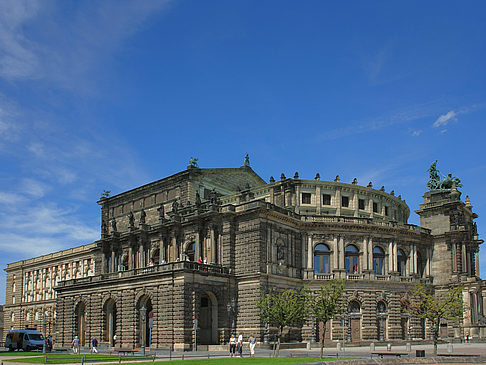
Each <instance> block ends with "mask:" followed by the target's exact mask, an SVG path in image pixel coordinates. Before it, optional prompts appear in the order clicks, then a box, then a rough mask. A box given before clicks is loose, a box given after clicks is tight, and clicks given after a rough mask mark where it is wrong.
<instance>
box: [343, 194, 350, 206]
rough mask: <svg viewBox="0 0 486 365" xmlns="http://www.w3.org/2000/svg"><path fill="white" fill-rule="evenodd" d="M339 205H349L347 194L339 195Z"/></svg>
mask: <svg viewBox="0 0 486 365" xmlns="http://www.w3.org/2000/svg"><path fill="white" fill-rule="evenodd" d="M341 206H342V207H345V208H346V207H349V197H347V196H342V197H341Z"/></svg>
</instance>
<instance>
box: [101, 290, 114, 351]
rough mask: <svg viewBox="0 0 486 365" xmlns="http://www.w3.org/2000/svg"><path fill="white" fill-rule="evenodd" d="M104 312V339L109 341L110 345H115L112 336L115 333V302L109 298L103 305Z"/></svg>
mask: <svg viewBox="0 0 486 365" xmlns="http://www.w3.org/2000/svg"><path fill="white" fill-rule="evenodd" d="M103 314H104V329H103V334H104V340H105V341H106V342H109V343H110V345H111V346H115V343H114V341H113V336H114V335H115V333H116V303H115V301H114V300H113V299H112V298H110V299H108V300H107V301H106V303H105V305H104V306H103Z"/></svg>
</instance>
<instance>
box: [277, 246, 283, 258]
mask: <svg viewBox="0 0 486 365" xmlns="http://www.w3.org/2000/svg"><path fill="white" fill-rule="evenodd" d="M277 260H278V261H284V260H285V247H284V245H283V244H281V243H280V244H277Z"/></svg>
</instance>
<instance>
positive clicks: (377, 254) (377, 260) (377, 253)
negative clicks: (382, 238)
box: [373, 246, 385, 275]
mask: <svg viewBox="0 0 486 365" xmlns="http://www.w3.org/2000/svg"><path fill="white" fill-rule="evenodd" d="M384 260H385V252H383V250H382V249H381V248H380V247H378V246H376V247H375V248H373V271H374V272H375V275H383V261H384Z"/></svg>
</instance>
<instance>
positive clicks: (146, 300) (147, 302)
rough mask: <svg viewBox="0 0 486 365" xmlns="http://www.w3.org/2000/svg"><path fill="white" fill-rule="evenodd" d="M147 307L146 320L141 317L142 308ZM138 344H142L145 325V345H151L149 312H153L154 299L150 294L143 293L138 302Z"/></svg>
mask: <svg viewBox="0 0 486 365" xmlns="http://www.w3.org/2000/svg"><path fill="white" fill-rule="evenodd" d="M142 306H143V307H145V309H146V311H145V321H144V320H143V318H141V317H140V308H142ZM136 311H137V313H136V316H137V346H142V333H143V332H142V328H143V327H144V326H145V347H150V340H151V339H150V328H149V313H150V312H152V300H151V299H150V297H149V296H148V295H143V296H142V297H141V298H140V299H139V300H138V303H137V307H136Z"/></svg>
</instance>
